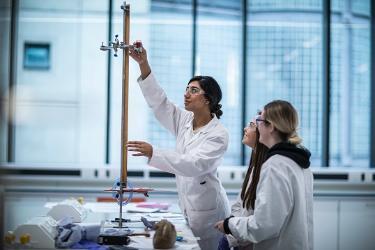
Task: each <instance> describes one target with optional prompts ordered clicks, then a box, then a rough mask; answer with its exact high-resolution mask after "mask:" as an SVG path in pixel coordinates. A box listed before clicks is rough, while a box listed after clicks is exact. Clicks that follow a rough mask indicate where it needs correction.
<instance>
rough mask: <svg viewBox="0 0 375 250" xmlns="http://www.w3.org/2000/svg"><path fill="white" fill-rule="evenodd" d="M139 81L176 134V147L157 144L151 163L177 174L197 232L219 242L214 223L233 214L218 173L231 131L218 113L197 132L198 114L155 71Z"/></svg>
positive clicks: (184, 204) (159, 115) (160, 117)
mask: <svg viewBox="0 0 375 250" xmlns="http://www.w3.org/2000/svg"><path fill="white" fill-rule="evenodd" d="M138 83H139V85H140V87H141V90H142V93H143V95H144V97H145V99H146V101H147V103H148V105H149V106H150V107H151V108H152V110H153V112H154V114H155V116H156V118H157V119H158V120H159V122H160V123H161V124H162V125H163V126H164V127H165V128H166V129H168V130H169V131H170V132H171V133H172V134H173V135H174V136H175V137H176V149H175V150H161V149H158V148H153V155H152V157H151V159H150V161H149V165H151V166H153V167H156V168H158V169H160V170H163V171H166V172H169V173H173V174H175V175H176V183H177V191H178V195H179V205H180V208H181V210H182V211H183V212H184V213H185V215H186V216H187V219H188V223H189V225H190V227H191V229H192V231H193V233H194V235H195V236H197V237H200V239H201V240H202V241H208V240H209V239H212V241H213V242H215V243H218V239H219V238H220V233H219V232H218V231H217V230H216V229H215V228H214V225H215V223H216V222H217V221H220V220H222V219H224V218H225V217H227V216H229V202H228V198H227V196H226V192H225V190H224V188H223V186H222V184H221V182H220V180H219V178H218V176H217V168H218V166H219V165H220V164H221V161H222V157H223V155H224V153H225V151H226V150H227V147H228V132H227V130H226V129H225V128H224V127H223V126H222V125H221V124H220V122H219V120H218V119H217V117H216V116H215V115H214V117H213V119H212V120H211V121H210V122H209V123H208V124H207V125H206V126H204V127H202V128H201V129H200V130H199V132H197V133H196V134H193V133H192V129H193V124H192V121H193V117H194V114H193V113H192V112H189V111H186V110H184V109H180V108H178V107H177V106H176V105H174V104H173V103H171V102H170V101H169V100H168V98H167V96H166V94H165V92H164V91H163V90H162V89H161V87H160V86H159V85H158V83H157V81H156V79H155V77H154V75H153V74H152V73H151V74H150V75H149V76H148V77H147V78H146V79H144V80H142V79H141V78H139V79H138ZM213 238H215V239H213ZM201 247H202V245H201ZM210 248H211V247H210Z"/></svg>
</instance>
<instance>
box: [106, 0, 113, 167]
mask: <svg viewBox="0 0 375 250" xmlns="http://www.w3.org/2000/svg"><path fill="white" fill-rule="evenodd" d="M112 1H113V0H108V2H109V10H108V41H111V39H112V11H113V5H112ZM111 61H112V55H111V53H108V64H107V70H108V72H107V114H106V116H107V120H106V129H105V136H106V138H105V163H106V164H109V163H110V161H111V159H110V155H109V154H110V141H111V140H110V127H111V71H112V70H111V69H112V67H111Z"/></svg>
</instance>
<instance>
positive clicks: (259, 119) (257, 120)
mask: <svg viewBox="0 0 375 250" xmlns="http://www.w3.org/2000/svg"><path fill="white" fill-rule="evenodd" d="M255 122H256V125H257V126H259V122H264V123H269V121H267V120H265V119H261V118H256V119H255Z"/></svg>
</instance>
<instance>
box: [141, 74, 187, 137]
mask: <svg viewBox="0 0 375 250" xmlns="http://www.w3.org/2000/svg"><path fill="white" fill-rule="evenodd" d="M138 83H139V86H140V87H141V91H142V93H143V96H144V97H145V99H146V102H147V104H148V105H149V107H150V108H151V109H152V111H153V112H154V114H155V117H156V119H158V121H159V122H160V123H161V124H162V125H163V126H164V127H165V128H166V129H167V130H169V131H170V132H171V133H172V134H173V135H175V136H176V135H177V131H178V129H179V127H178V125H179V124H180V122H179V121H180V120H181V118H182V116H183V114H185V115H187V113H188V112H187V111H185V110H182V109H180V108H178V107H177V106H176V105H175V104H173V103H172V102H170V101H169V100H168V97H167V95H166V93H165V92H164V90H163V89H162V88H161V87H160V85H159V84H158V83H157V81H156V78H155V76H154V75H153V73H152V72H151V73H150V75H148V76H147V78H146V79H144V80H142V78H141V77H139V78H138Z"/></svg>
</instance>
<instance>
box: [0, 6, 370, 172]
mask: <svg viewBox="0 0 375 250" xmlns="http://www.w3.org/2000/svg"><path fill="white" fill-rule="evenodd" d="M18 2H19V6H18V9H16V12H17V14H18V15H17V16H18V17H17V19H15V20H14V21H15V22H16V24H17V25H16V26H15V27H17V28H16V29H15V30H16V32H17V33H16V34H13V35H14V37H15V39H16V40H15V41H16V42H15V44H13V46H14V48H15V50H14V51H13V53H12V51H11V50H10V48H12V46H10V44H9V41H10V40H11V39H10V38H11V37H12V36H11V35H12V34H11V17H10V13H11V6H12V1H10V0H7V1H2V2H1V4H0V14H1V15H0V31H1V34H2V35H1V36H0V46H1V48H2V50H0V60H1V61H0V62H1V65H3V67H1V69H0V93H1V95H0V102H1V109H0V110H1V111H0V116H1V118H2V119H0V160H1V161H10V162H15V163H35V164H41V163H43V164H56V163H60V164H65V165H71V164H74V165H76V164H77V165H89V166H92V165H93V164H94V165H96V166H97V165H104V164H107V163H109V164H111V165H114V166H117V165H119V162H120V153H121V149H120V143H121V142H120V139H121V136H120V135H121V109H122V103H121V101H122V100H121V98H122V89H121V88H122V86H121V85H122V81H121V79H122V58H121V55H122V51H120V52H119V57H117V58H115V57H113V56H110V57H109V56H108V52H103V51H100V50H99V46H100V44H101V42H104V43H105V44H106V43H107V42H108V40H114V38H115V35H116V34H118V35H119V40H122V35H123V34H122V33H123V15H122V10H121V8H120V6H121V5H122V4H123V1H122V0H115V1H110V0H97V1H92V0H70V1H58V0H46V1H44V2H43V5H41V4H40V1H38V0H19V1H18ZM129 3H130V4H131V25H130V34H131V35H130V41H131V42H132V41H135V40H138V39H140V40H142V42H143V44H144V46H145V47H146V49H147V51H148V56H149V59H150V64H151V67H152V70H153V73H154V74H155V75H156V77H157V79H158V81H159V83H160V84H161V86H162V87H163V88H164V90H165V92H166V93H167V95H168V97H169V99H171V100H172V101H173V102H174V103H176V104H177V105H179V106H180V107H181V108H183V105H182V104H183V94H184V90H185V87H186V84H187V82H188V80H189V79H190V78H191V77H192V76H193V75H195V74H200V75H211V76H213V77H214V78H215V79H216V80H217V81H218V82H219V84H220V86H221V88H222V90H223V100H222V105H223V112H224V114H223V116H222V119H221V122H222V123H223V124H224V126H225V127H226V128H227V129H228V131H229V135H230V142H229V148H228V151H227V153H226V155H225V157H224V163H223V164H224V165H243V164H245V165H246V164H247V163H248V161H249V155H250V149H248V148H247V147H245V146H243V145H242V143H241V139H242V136H243V127H244V126H245V124H246V123H245V122H246V121H249V119H251V118H252V117H253V116H254V115H255V114H256V112H257V110H259V109H262V107H263V106H264V105H265V104H266V103H268V102H269V101H272V100H274V99H285V100H288V101H290V102H291V103H292V104H293V105H294V106H295V107H296V108H297V111H298V112H299V118H300V126H299V131H298V132H299V134H300V135H301V137H302V138H303V143H304V145H305V146H306V147H307V148H309V149H310V151H311V152H312V165H313V166H321V165H322V153H324V152H322V150H323V148H324V147H323V143H324V138H323V136H322V135H323V132H325V131H329V135H330V137H329V139H330V140H329V145H328V148H329V159H330V161H329V165H330V166H353V167H367V166H368V165H369V158H370V155H369V146H370V143H371V138H370V136H369V135H370V125H371V124H370V114H371V112H373V110H371V109H370V99H371V94H373V93H371V91H370V89H371V88H370V86H371V82H370V81H371V79H370V71H371V70H370V67H371V66H370V59H371V58H370V56H371V54H374V53H370V46H371V41H370V0H332V1H331V15H330V17H331V30H330V31H331V32H330V38H331V44H330V55H331V57H330V59H331V60H330V65H329V66H330V70H331V71H330V72H329V74H330V82H329V86H330V96H329V98H328V99H329V105H330V106H329V108H330V113H329V122H330V127H329V130H324V131H323V128H324V126H323V124H327V123H325V120H324V119H325V116H324V114H323V110H324V108H323V105H324V103H325V100H324V99H323V98H324V96H325V92H324V86H323V84H325V83H324V80H325V79H326V77H325V76H324V75H323V74H324V73H325V72H324V70H323V67H324V65H325V62H327V61H328V60H326V59H325V54H324V52H323V48H324V44H323V42H324V41H325V38H326V37H325V34H324V33H323V27H324V20H325V19H324V18H323V17H324V16H323V15H324V10H323V8H324V5H323V1H322V0H304V1H279V0H247V1H231V0H218V1H209V0H137V1H130V2H129ZM111 6H112V9H111ZM245 10H246V12H245ZM110 11H112V12H111V13H110ZM244 13H246V14H244ZM244 15H245V16H244ZM244 20H246V23H245V22H244ZM109 33H111V34H109ZM10 57H11V58H13V59H14V61H15V62H16V63H15V64H14V65H12V67H11V65H9V58H10ZM9 71H11V74H10V73H9ZM12 76H15V77H14V79H15V81H14V82H12V84H10V78H11V77H12ZM138 76H139V69H138V65H136V63H134V62H133V61H132V60H131V59H130V73H129V79H130V96H129V109H128V110H129V135H128V137H129V139H135V140H144V141H147V142H149V143H151V144H152V145H154V146H155V147H158V148H164V149H174V148H175V138H174V137H173V136H172V135H171V134H170V133H169V132H168V131H167V130H166V129H164V128H163V127H162V126H160V124H159V123H158V121H157V120H156V119H155V118H154V115H153V114H152V111H151V110H150V109H149V108H148V106H147V104H146V102H145V100H144V98H143V96H142V93H141V91H140V89H139V87H138V84H137V82H136V80H137V78H138ZM9 85H13V86H14V88H13V89H12V90H14V92H13V93H15V95H14V96H15V99H14V100H13V102H9V101H8V100H9V95H8V93H9V92H10V91H9ZM9 107H10V108H9ZM8 110H13V111H14V112H13V113H12V114H11V115H7V112H8ZM244 111H245V112H244ZM8 122H9V123H8ZM8 124H10V126H8ZM9 128H10V129H9ZM7 152H10V153H11V154H9V155H8V154H7ZM243 152H245V154H243ZM9 156H12V157H9ZM145 162H146V160H145V159H144V158H135V157H129V163H130V164H129V167H130V168H132V167H133V166H135V167H137V165H139V164H145Z"/></svg>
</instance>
